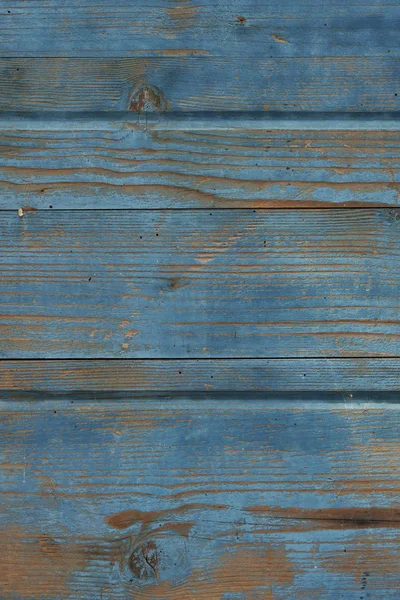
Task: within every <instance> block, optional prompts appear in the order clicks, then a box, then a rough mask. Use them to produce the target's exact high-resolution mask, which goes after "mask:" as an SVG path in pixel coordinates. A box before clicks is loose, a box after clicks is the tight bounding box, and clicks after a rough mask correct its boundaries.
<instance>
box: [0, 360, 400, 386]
mask: <svg viewBox="0 0 400 600" xmlns="http://www.w3.org/2000/svg"><path fill="white" fill-rule="evenodd" d="M0 390H5V391H9V392H14V391H44V392H48V393H57V394H60V393H66V392H72V391H95V392H107V391H116V392H117V391H118V392H124V391H131V392H137V393H142V392H154V393H155V394H156V393H172V394H173V393H194V392H218V393H220V392H229V393H234V392H268V391H273V392H288V391H290V392H291V391H304V392H313V391H326V392H344V391H346V392H353V391H360V390H364V391H366V392H373V391H400V359H399V358H395V359H394V358H380V359H371V358H370V359H365V358H351V359H301V358H300V359H294V360H293V359H243V360H232V359H202V360H129V359H121V360H118V359H117V360H111V361H110V360H38V361H32V360H24V361H19V360H2V361H0Z"/></svg>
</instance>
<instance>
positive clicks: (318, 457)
mask: <svg viewBox="0 0 400 600" xmlns="http://www.w3.org/2000/svg"><path fill="white" fill-rule="evenodd" d="M0 409H1V420H0V430H1V432H2V433H1V436H0V447H1V464H0V489H1V491H2V497H3V500H2V506H1V512H0V528H1V534H0V568H1V578H0V596H1V598H2V599H4V600H8V599H12V600H17V599H18V600H27V599H28V598H29V599H30V600H36V599H37V600H50V599H51V600H59V599H60V598H65V599H69V600H93V599H94V598H96V599H100V598H102V600H127V599H128V598H132V599H135V600H136V599H141V600H177V599H182V600H186V599H188V598H190V599H192V598H193V599H196V600H220V599H221V598H235V600H236V599H237V600H265V599H268V600H287V599H288V598H291V600H305V599H312V600H321V598H324V599H325V598H326V599H332V600H333V599H339V598H343V599H345V600H360V598H363V599H364V598H365V600H367V599H368V598H374V599H380V600H388V599H390V600H397V599H398V598H399V595H400V578H399V570H398V565H399V561H400V543H399V542H400V532H399V523H400V507H399V493H400V489H399V476H398V475H399V473H398V469H399V459H400V457H399V447H400V438H399V435H400V434H399V432H400V419H399V417H400V413H399V407H398V405H395V404H394V405H390V404H389V405H385V406H382V407H381V408H379V407H376V406H375V407H369V406H368V403H367V402H365V403H363V405H362V406H361V407H360V408H357V409H355V408H353V409H351V410H349V408H346V407H345V405H343V406H336V407H335V406H332V405H329V404H324V403H323V402H321V403H319V404H318V406H316V407H315V408H314V409H308V410H302V405H301V402H299V403H298V404H297V405H296V406H295V407H292V408H290V406H286V405H282V406H279V405H277V406H275V407H270V408H268V407H266V406H265V405H264V404H263V403H262V402H261V403H254V402H253V403H252V404H250V405H249V407H246V408H244V405H242V406H241V407H238V406H235V405H232V403H230V402H229V401H226V402H225V404H224V403H220V404H219V406H218V407H215V406H213V407H211V408H210V406H209V405H208V404H207V402H203V403H201V404H199V403H190V402H187V403H186V404H185V403H182V402H181V403H178V404H177V405H174V404H173V403H171V404H168V402H157V401H153V403H152V405H151V406H149V409H148V410H145V409H143V403H142V402H140V403H139V404H138V405H137V406H136V409H134V407H133V406H132V402H127V403H124V402H119V403H117V404H115V403H111V402H102V403H101V402H100V403H99V402H97V403H96V402H93V403H90V402H81V401H80V400H79V396H75V397H70V398H69V399H63V400H59V401H58V402H53V401H48V402H40V401H38V400H36V401H27V402H20V403H15V404H8V403H3V404H1V405H0Z"/></svg>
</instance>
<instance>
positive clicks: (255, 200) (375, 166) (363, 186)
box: [0, 119, 400, 210]
mask: <svg viewBox="0 0 400 600" xmlns="http://www.w3.org/2000/svg"><path fill="white" fill-rule="evenodd" d="M40 125H41V124H40V123H39V124H37V127H39V129H37V130H36V131H35V130H30V131H22V130H20V131H2V132H0V209H15V210H17V209H18V208H20V207H23V206H26V207H27V208H29V207H30V208H40V209H48V208H49V206H52V208H53V209H57V208H62V209H65V208H68V209H75V208H77V209H82V208H87V209H92V208H96V209H99V208H106V209H108V208H121V209H122V208H204V207H224V208H239V207H251V208H262V207H277V208H288V207H316V206H318V207H321V206H322V207H324V206H330V205H332V204H334V205H342V206H347V207H349V206H368V205H369V206H371V205H372V206H382V205H387V206H390V205H392V206H398V205H399V204H400V201H399V192H400V132H399V131H360V130H359V131H344V130H342V131H325V130H320V131H315V130H314V131H301V130H295V131H293V130H289V131H286V130H278V131H275V130H270V131H266V130H248V129H243V130H242V129H234V130H229V129H228V128H227V129H225V130H213V129H208V130H204V129H203V130H200V131H199V130H189V131H186V130H184V131H183V130H169V131H158V130H152V129H150V128H149V129H148V130H147V131H145V130H143V129H140V127H139V126H138V125H135V124H133V123H131V122H127V123H125V124H124V123H120V124H119V126H118V125H115V128H114V130H103V131H102V130H101V129H95V130H93V131H88V130H85V129H82V130H72V131H71V130H69V129H68V122H67V123H66V124H65V126H64V127H65V129H64V130H62V131H48V130H46V129H40ZM42 126H43V121H42ZM211 126H212V123H211V119H210V123H209V127H211ZM33 127H34V124H32V128H33Z"/></svg>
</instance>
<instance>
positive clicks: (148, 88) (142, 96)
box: [129, 83, 167, 115]
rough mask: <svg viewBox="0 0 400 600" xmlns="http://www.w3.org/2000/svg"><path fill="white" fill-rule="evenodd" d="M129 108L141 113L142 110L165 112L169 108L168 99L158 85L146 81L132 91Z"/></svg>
mask: <svg viewBox="0 0 400 600" xmlns="http://www.w3.org/2000/svg"><path fill="white" fill-rule="evenodd" d="M129 110H130V111H133V112H137V113H138V114H139V115H140V114H141V113H142V112H164V111H165V110H167V100H166V98H165V96H164V94H163V92H162V91H161V90H160V89H159V88H158V87H156V86H155V85H151V84H150V83H144V84H143V85H140V86H139V87H137V88H136V89H134V90H133V92H132V93H131V96H130V99H129Z"/></svg>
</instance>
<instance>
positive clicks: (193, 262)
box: [0, 209, 400, 359]
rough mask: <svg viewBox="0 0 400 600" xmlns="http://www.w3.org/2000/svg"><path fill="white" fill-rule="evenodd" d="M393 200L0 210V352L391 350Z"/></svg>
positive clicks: (394, 347)
mask: <svg viewBox="0 0 400 600" xmlns="http://www.w3.org/2000/svg"><path fill="white" fill-rule="evenodd" d="M399 227H400V219H399V214H398V211H397V210H395V209H369V210H363V209H362V210H347V209H337V210H330V209H324V210H294V211H290V210H287V211H281V210H256V209H254V210H236V211H232V210H211V211H210V210H175V211H169V210H165V211H159V210H154V211H153V210H148V211H132V210H131V211H94V210H91V211H56V212H51V211H50V210H49V211H36V212H26V213H24V215H23V216H22V217H20V216H19V215H18V213H17V211H12V212H10V211H3V212H0V246H1V254H0V263H1V271H2V286H1V289H0V314H1V326H0V355H1V357H2V358H187V359H189V358H201V357H202V358H253V357H256V358H257V357H258V358H261V357H265V358H279V357H281V358H288V357H300V358H301V357H349V356H353V357H368V356H370V357H372V356H386V357H390V356H393V357H398V356H399V355H400V328H399V307H400V304H399V303H400V299H399V294H398V285H399V268H400V266H399V261H398V255H399V251H400V236H399V231H400V230H399Z"/></svg>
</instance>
